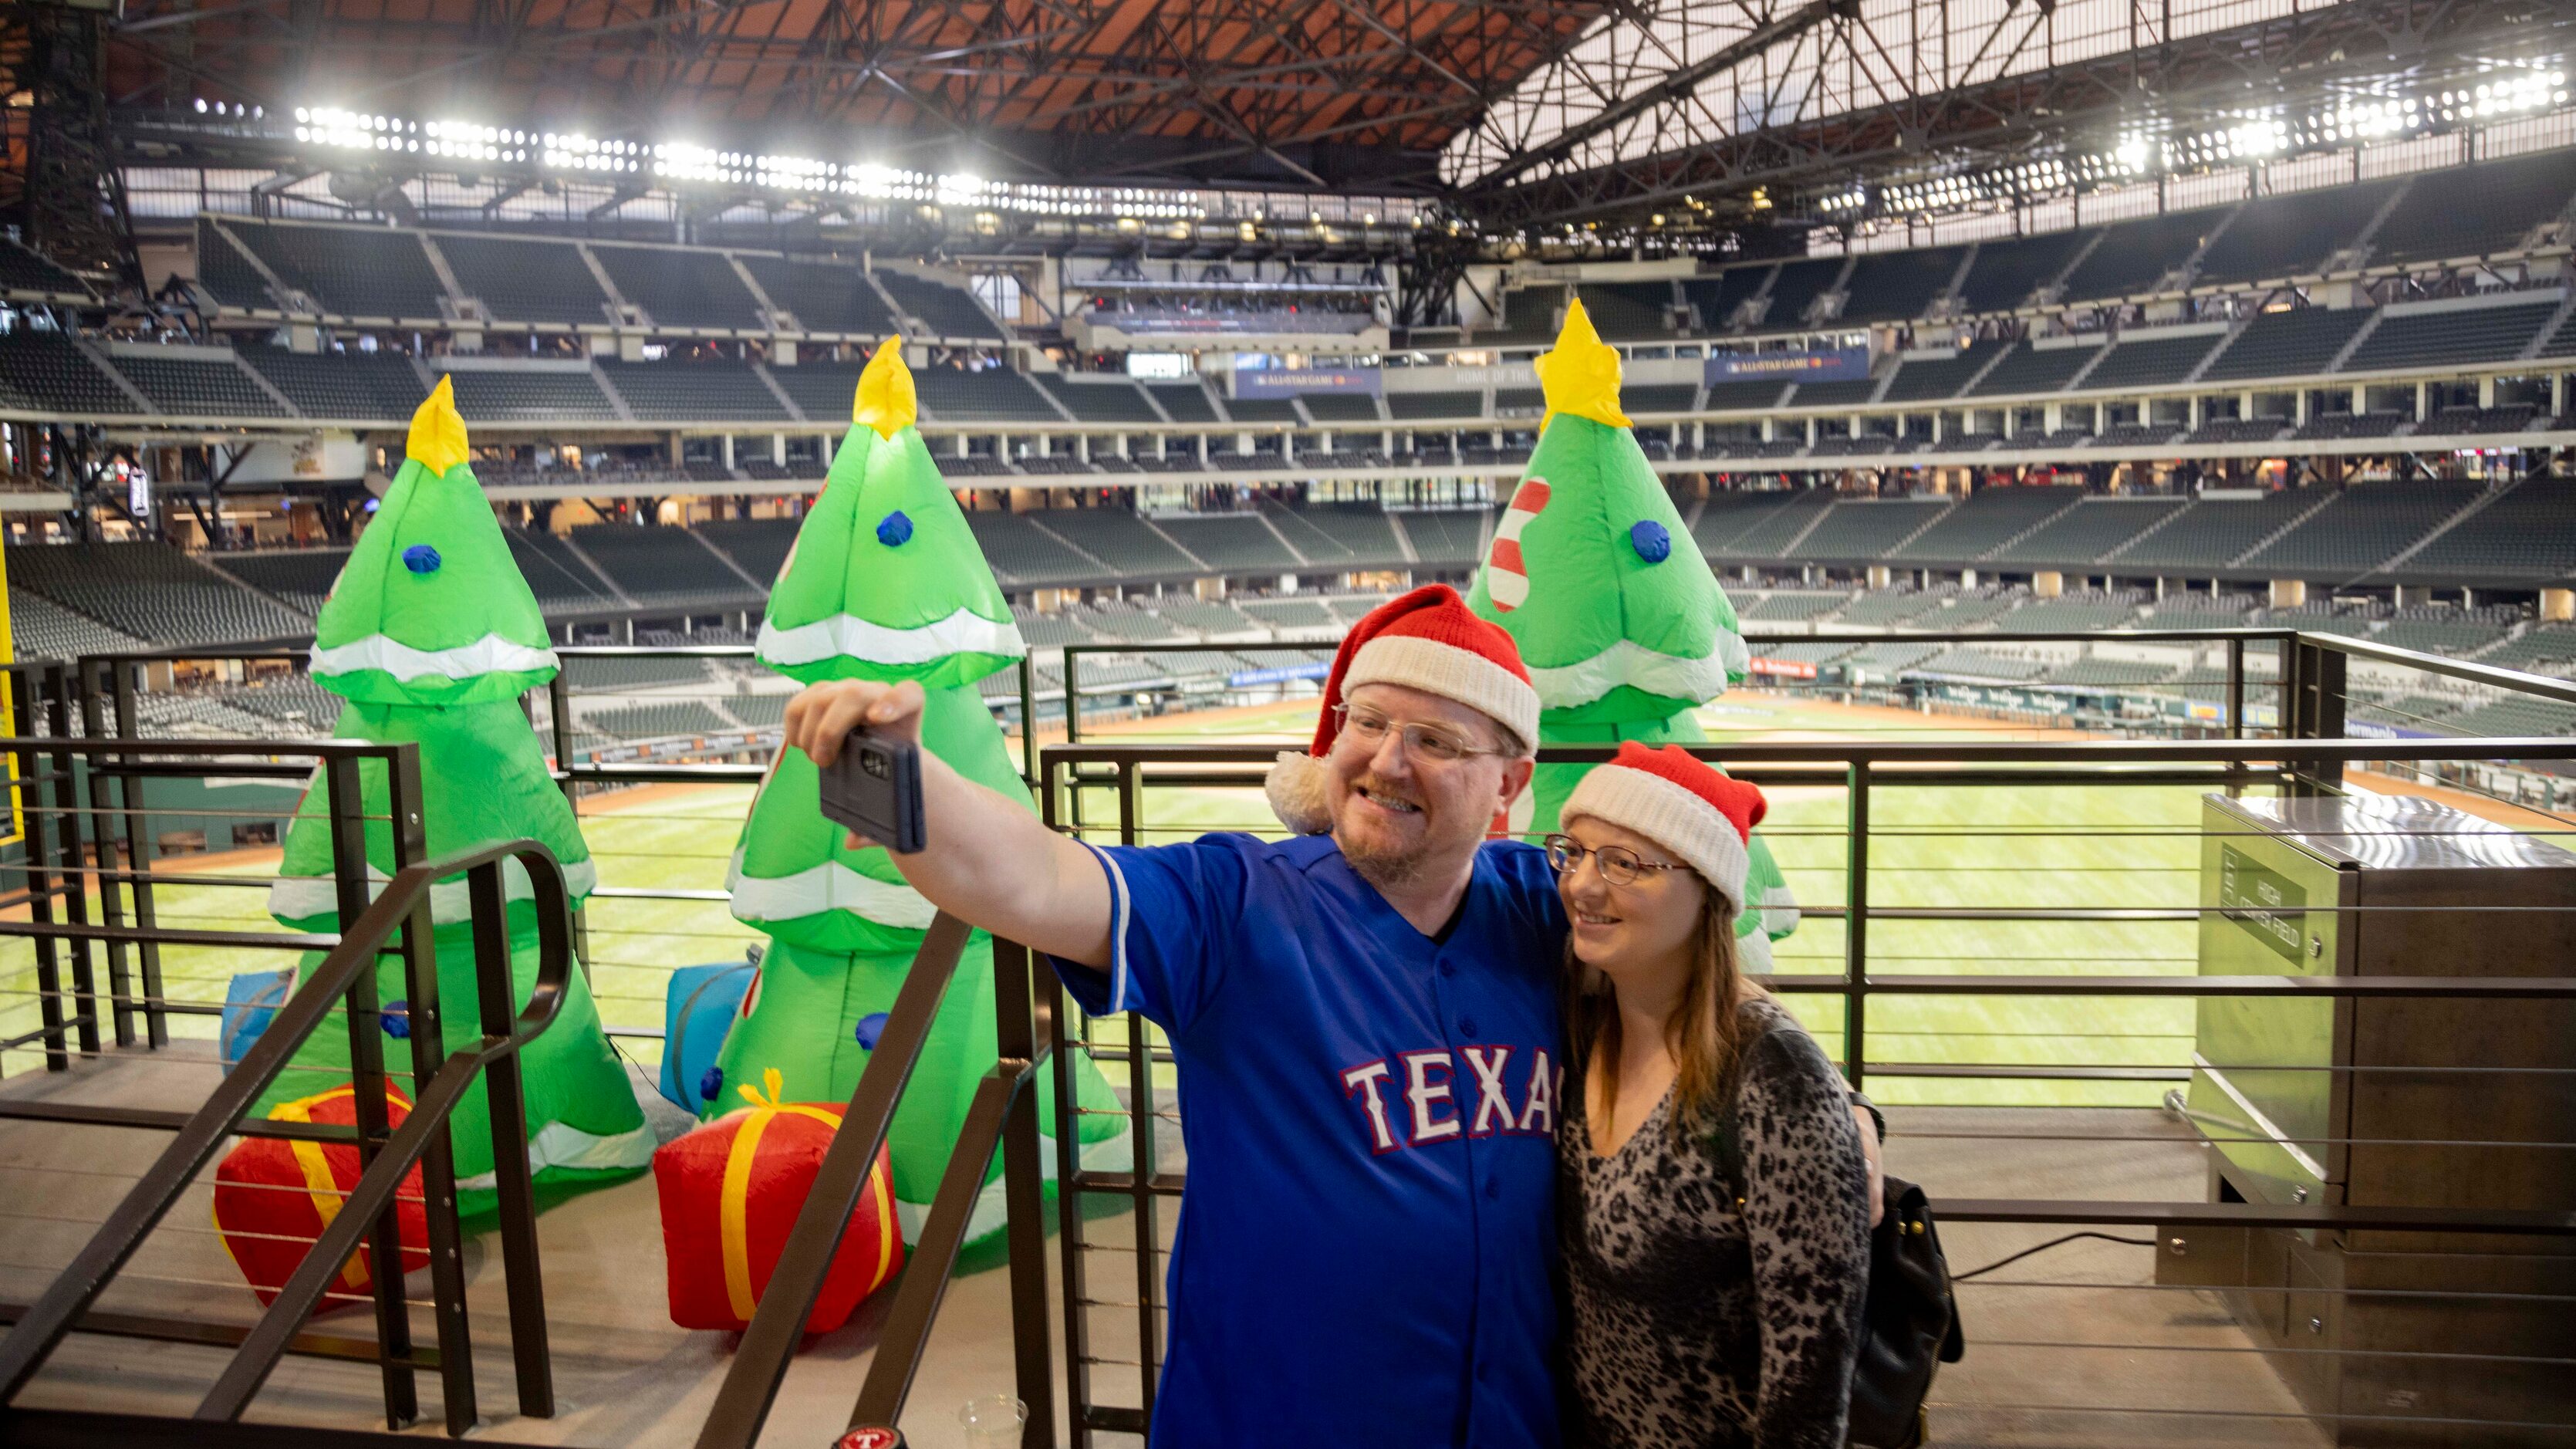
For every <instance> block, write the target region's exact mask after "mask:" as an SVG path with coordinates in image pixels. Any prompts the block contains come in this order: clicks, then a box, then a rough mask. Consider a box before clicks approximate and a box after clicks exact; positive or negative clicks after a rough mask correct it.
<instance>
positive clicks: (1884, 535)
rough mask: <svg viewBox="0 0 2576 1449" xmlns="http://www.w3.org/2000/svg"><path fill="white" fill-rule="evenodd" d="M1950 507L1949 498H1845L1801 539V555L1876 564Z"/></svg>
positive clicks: (1799, 554)
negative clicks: (1888, 552) (1890, 550)
mask: <svg viewBox="0 0 2576 1449" xmlns="http://www.w3.org/2000/svg"><path fill="white" fill-rule="evenodd" d="M1950 506H1951V504H1950V500H1949V499H1946V498H1922V499H1916V498H1891V499H1874V498H1873V499H1856V498H1846V499H1843V500H1841V501H1840V502H1837V503H1836V504H1834V506H1833V508H1832V509H1831V510H1830V511H1829V512H1827V513H1826V514H1825V516H1824V517H1823V518H1822V519H1821V520H1819V521H1818V522H1817V524H1816V526H1815V527H1814V528H1812V529H1809V530H1808V531H1807V535H1806V537H1804V538H1802V539H1800V540H1798V557H1799V558H1801V559H1813V560H1815V561H1816V562H1818V563H1874V562H1876V561H1877V560H1878V559H1879V558H1881V557H1883V556H1884V555H1885V554H1886V553H1887V551H1888V550H1889V549H1892V548H1894V547H1895V546H1896V545H1897V544H1898V543H1900V542H1902V541H1903V540H1904V539H1906V538H1907V537H1909V536H1911V535H1912V534H1914V533H1916V532H1918V531H1920V530H1921V529H1922V528H1923V526H1924V525H1925V524H1928V523H1930V522H1931V521H1932V520H1934V519H1936V518H1939V517H1940V516H1941V515H1942V514H1943V513H1945V512H1947V511H1948V510H1949V508H1950Z"/></svg>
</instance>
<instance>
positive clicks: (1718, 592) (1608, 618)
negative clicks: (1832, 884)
mask: <svg viewBox="0 0 2576 1449" xmlns="http://www.w3.org/2000/svg"><path fill="white" fill-rule="evenodd" d="M1537 368H1538V377H1539V385H1540V387H1541V389H1542V390H1543V391H1544V392H1545V394H1546V397H1547V414H1546V416H1545V417H1544V418H1542V419H1541V420H1540V422H1539V439H1538V447H1537V449H1536V450H1535V451H1533V452H1532V453H1531V454H1530V461H1529V466H1528V468H1527V469H1526V470H1524V471H1523V472H1522V474H1521V478H1520V482H1519V484H1518V485H1517V486H1516V487H1514V489H1513V490H1512V498H1511V503H1510V505H1509V507H1508V508H1506V509H1505V510H1504V513H1503V517H1502V520H1501V522H1500V523H1499V524H1497V525H1496V527H1495V529H1494V538H1493V543H1492V545H1491V547H1490V548H1489V549H1488V551H1487V553H1486V557H1485V564H1484V567H1483V568H1482V569H1480V570H1478V572H1477V575H1476V583H1475V587H1474V588H1473V589H1472V590H1471V591H1469V593H1468V595H1467V606H1468V607H1469V608H1471V609H1473V610H1475V611H1476V612H1477V613H1478V614H1479V615H1481V616H1483V617H1485V618H1488V619H1491V620H1493V621H1494V622H1495V623H1498V624H1500V625H1502V626H1503V628H1504V629H1506V630H1508V631H1510V633H1511V636H1512V638H1513V640H1514V642H1516V643H1518V644H1519V645H1520V650H1521V660H1522V662H1523V663H1524V664H1525V665H1527V666H1528V668H1529V673H1530V680H1531V682H1532V683H1534V684H1536V685H1537V686H1538V693H1539V701H1540V703H1541V704H1542V705H1544V706H1545V710H1544V712H1543V713H1542V714H1541V715H1540V716H1539V739H1540V742H1541V743H1543V744H1551V745H1578V744H1581V745H1594V744H1600V745H1606V744H1616V743H1619V742H1620V741H1623V740H1638V741H1641V742H1643V743H1646V744H1649V745H1660V744H1666V743H1675V742H1678V743H1683V744H1693V743H1700V742H1704V741H1705V740H1706V739H1707V738H1708V737H1707V735H1705V734H1704V733H1702V732H1701V730H1700V727H1699V722H1698V720H1697V719H1696V718H1695V717H1694V715H1693V711H1695V710H1696V709H1697V708H1698V707H1699V706H1700V705H1702V704H1705V703H1707V702H1708V701H1709V700H1711V699H1714V698H1716V697H1717V696H1718V695H1720V694H1723V693H1724V692H1725V691H1726V689H1727V687H1728V686H1729V685H1731V684H1734V683H1736V682H1737V681H1739V680H1741V679H1743V678H1744V676H1745V672H1746V670H1747V668H1748V667H1749V665H1750V662H1751V659H1750V654H1749V652H1748V651H1747V650H1746V648H1745V646H1744V635H1743V629H1742V626H1741V625H1740V624H1739V623H1738V622H1737V619H1736V615H1735V606H1734V604H1733V603H1732V602H1730V601H1729V600H1728V599H1727V597H1726V590H1725V589H1723V588H1721V587H1719V586H1718V582H1717V576H1716V574H1714V573H1712V572H1711V571H1710V569H1709V566H1708V560H1707V559H1706V558H1704V557H1702V556H1701V554H1700V552H1699V550H1698V549H1697V548H1695V547H1693V546H1692V545H1691V541H1690V537H1689V533H1688V531H1687V529H1686V528H1685V527H1684V525H1683V522H1682V516H1681V510H1680V509H1678V508H1676V507H1675V506H1674V505H1673V500H1672V496H1671V495H1670V494H1669V493H1667V492H1665V491H1664V485H1663V480H1662V479H1660V478H1658V477H1656V476H1655V470H1654V467H1653V465H1652V464H1650V463H1648V462H1647V461H1646V455H1645V452H1644V450H1642V449H1640V448H1639V447H1638V446H1637V437H1636V434H1635V433H1634V432H1633V431H1631V429H1630V424H1629V421H1628V415H1627V414H1626V413H1625V412H1622V411H1621V410H1620V406H1619V382H1620V368H1619V354H1618V352H1617V350H1616V349H1614V348H1612V347H1610V346H1609V345H1607V344H1606V343H1604V342H1602V340H1601V337H1600V334H1598V333H1597V332H1595V331H1594V330H1593V327H1592V318H1591V316H1590V315H1589V314H1588V313H1586V312H1585V311H1584V308H1583V304H1582V303H1581V302H1579V301H1578V302H1576V303H1575V304H1574V305H1573V306H1572V307H1571V308H1569V309H1568V310H1567V313H1566V318H1565V327H1564V330H1563V331H1562V332H1560V333H1559V334H1558V336H1557V339H1556V346H1555V347H1554V348H1553V349H1551V350H1550V351H1549V352H1548V353H1547V354H1546V355H1544V356H1542V357H1540V358H1539V359H1538V363H1537ZM1591 769H1592V767H1591V766H1589V765H1541V766H1540V767H1539V768H1538V773H1537V775H1536V777H1535V778H1534V779H1533V780H1532V781H1531V786H1530V791H1529V794H1528V795H1527V796H1526V797H1524V798H1525V799H1527V800H1528V801H1529V805H1528V807H1527V808H1528V810H1529V812H1530V814H1529V817H1528V818H1527V819H1526V820H1524V819H1520V818H1517V817H1516V818H1515V819H1514V820H1513V822H1512V823H1513V825H1514V827H1515V829H1516V830H1521V831H1526V832H1528V833H1529V834H1532V835H1538V834H1545V833H1547V832H1549V831H1553V830H1554V829H1556V826H1557V818H1558V814H1559V812H1560V811H1561V810H1562V809H1563V808H1564V805H1565V801H1566V797H1567V796H1568V795H1571V794H1572V793H1573V791H1574V786H1575V782H1576V781H1578V780H1581V779H1582V778H1583V776H1584V775H1585V774H1587V773H1589V772H1590V770H1591ZM1750 848H1751V852H1752V857H1753V859H1752V868H1751V871H1750V875H1749V878H1748V879H1747V881H1746V887H1745V888H1746V895H1747V897H1748V904H1750V905H1755V906H1758V907H1760V909H1759V911H1753V910H1748V911H1746V912H1745V913H1744V914H1743V915H1742V916H1740V917H1738V918H1737V923H1736V940H1737V945H1738V947H1739V949H1741V950H1742V952H1743V954H1744V958H1745V964H1746V966H1747V967H1748V968H1749V969H1753V970H1767V969H1768V968H1769V962H1770V954H1771V952H1770V943H1771V942H1772V941H1774V940H1777V939H1779V938H1780V937H1783V936H1786V935H1788V934H1789V933H1790V932H1791V931H1793V930H1795V929H1797V904H1796V901H1795V899H1794V898H1793V897H1792V896H1791V895H1790V894H1789V889H1788V884H1787V882H1786V881H1785V880H1784V879H1782V877H1781V875H1780V868H1779V866H1778V864H1777V863H1776V862H1774V861H1773V860H1772V858H1771V851H1770V848H1769V847H1768V846H1767V845H1765V844H1764V843H1763V841H1762V838H1761V836H1760V835H1758V834H1757V835H1755V836H1754V838H1753V841H1752V845H1751V847H1750Z"/></svg>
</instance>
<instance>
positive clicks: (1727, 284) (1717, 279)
mask: <svg viewBox="0 0 2576 1449" xmlns="http://www.w3.org/2000/svg"><path fill="white" fill-rule="evenodd" d="M1776 270H1777V268H1776V267H1774V266H1772V265H1771V264H1770V263H1767V262H1765V263H1762V264H1760V265H1756V266H1745V267H1728V268H1727V269H1725V270H1724V271H1721V272H1719V273H1718V274H1717V275H1715V276H1710V277H1686V278H1684V279H1683V280H1682V300H1683V302H1685V303H1686V304H1688V305H1689V307H1690V309H1691V311H1692V313H1693V314H1694V315H1696V316H1697V318H1698V319H1699V322H1698V327H1697V328H1696V330H1697V331H1698V332H1700V333H1701V334H1702V335H1710V334H1715V333H1719V332H1726V331H1731V330H1733V329H1732V327H1731V326H1730V324H1729V322H1728V320H1727V319H1729V318H1731V317H1733V316H1734V315H1735V309H1736V308H1738V307H1740V306H1742V305H1743V304H1744V303H1745V301H1746V300H1747V299H1748V298H1750V297H1752V295H1753V294H1754V293H1756V292H1758V291H1760V290H1762V284H1763V283H1764V282H1766V281H1768V280H1770V277H1771V273H1772V272H1774V271H1776Z"/></svg>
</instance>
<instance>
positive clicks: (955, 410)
mask: <svg viewBox="0 0 2576 1449" xmlns="http://www.w3.org/2000/svg"><path fill="white" fill-rule="evenodd" d="M912 381H913V386H914V387H915V388H916V389H917V390H918V391H919V394H920V397H921V411H922V415H923V416H924V417H926V418H928V419H930V420H932V421H935V422H943V423H1060V422H1063V421H1064V414H1063V413H1061V412H1059V411H1057V410H1056V406H1055V404H1053V403H1051V402H1049V401H1047V398H1046V395H1045V394H1044V393H1041V392H1039V391H1038V390H1037V387H1036V385H1035V384H1033V383H1031V382H1030V381H1029V380H1028V379H1027V378H1025V377H1022V376H1021V375H1020V374H1018V373H1016V372H1013V371H1011V370H1010V369H1008V368H1000V367H988V368H984V369H982V370H980V371H976V372H968V371H965V370H964V369H962V368H955V367H925V368H921V369H918V370H917V371H915V372H914V373H913V375H912Z"/></svg>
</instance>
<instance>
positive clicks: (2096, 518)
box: [1984, 498, 2188, 565]
mask: <svg viewBox="0 0 2576 1449" xmlns="http://www.w3.org/2000/svg"><path fill="white" fill-rule="evenodd" d="M2187 504H2188V500H2186V499H2181V498H2085V499H2082V500H2080V501H2078V502H2077V503H2076V505H2075V506H2074V507H2072V508H2069V509H2066V510H2064V511H2062V512H2060V513H2058V514H2056V515H2055V516H2053V517H2051V518H2050V519H2049V520H2048V521H2047V522H2045V523H2043V524H2041V525H2039V526H2038V527H2037V528H2034V529H2032V530H2030V531H2029V532H2028V533H2026V534H2024V535H2022V536H2021V537H2020V538H2018V539H2015V540H2014V541H2013V542H2011V543H2008V544H2006V545H2004V546H2003V547H2001V548H1997V549H1993V550H1990V551H1989V552H1988V553H1987V554H1986V555H1984V556H1985V557H1987V558H1989V559H1992V560H1993V561H1995V562H1997V563H2019V564H2033V565H2039V564H2055V565H2083V564H2089V563H2093V562H2095V561H2096V560H2098V559H2100V558H2101V557H2102V556H2103V555H2105V554H2107V553H2110V552H2111V551H2112V550H2114V549H2117V548H2118V547H2120V546H2121V545H2122V544H2124V543H2127V542H2128V541H2129V540H2131V539H2133V538H2136V537H2137V536H2138V535H2140V534H2142V533H2144V532H2146V531H2147V530H2148V529H2150V528H2153V527H2155V526H2156V525H2157V524H2159V523H2162V522H2164V521H2165V520H2166V519H2168V518H2171V517H2173V516H2174V515H2175V514H2176V513H2178V512H2180V511H2181V510H2182V509H2183V508H2184V507H2185V506H2187Z"/></svg>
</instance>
